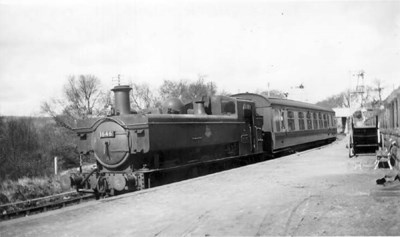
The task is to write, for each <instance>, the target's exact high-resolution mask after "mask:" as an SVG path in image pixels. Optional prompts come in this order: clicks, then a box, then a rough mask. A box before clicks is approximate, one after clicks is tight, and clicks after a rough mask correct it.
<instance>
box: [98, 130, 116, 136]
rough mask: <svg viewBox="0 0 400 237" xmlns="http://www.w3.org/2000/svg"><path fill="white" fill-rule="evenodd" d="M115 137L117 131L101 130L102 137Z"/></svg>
mask: <svg viewBox="0 0 400 237" xmlns="http://www.w3.org/2000/svg"><path fill="white" fill-rule="evenodd" d="M112 137H115V131H101V132H100V138H112Z"/></svg>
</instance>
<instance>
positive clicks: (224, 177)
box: [0, 138, 400, 237]
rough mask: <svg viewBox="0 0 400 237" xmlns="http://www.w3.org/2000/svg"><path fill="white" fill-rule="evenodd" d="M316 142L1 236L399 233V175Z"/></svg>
mask: <svg viewBox="0 0 400 237" xmlns="http://www.w3.org/2000/svg"><path fill="white" fill-rule="evenodd" d="M347 141H348V140H347V139H346V138H343V139H341V140H338V141H336V142H334V143H332V144H329V145H327V146H324V147H322V148H317V149H312V150H308V151H305V152H302V153H297V154H293V155H290V156H285V157H281V158H278V159H273V160H268V161H265V162H261V163H257V164H253V165H249V166H245V167H241V168H237V169H232V170H228V171H224V172H220V173H216V174H212V175H208V176H203V177H199V178H195V179H191V180H186V181H183V182H179V183H173V184H169V185H165V186H161V187H157V188H153V189H149V190H143V191H140V192H135V193H130V194H126V195H121V196H117V197H113V198H108V199H103V200H98V201H93V202H88V203H84V204H82V205H77V206H72V207H67V208H64V209H60V210H56V211H51V212H47V213H43V214H38V215H34V216H29V217H25V218H20V219H15V220H9V221H3V222H0V236H2V237H5V236H215V235H217V236H233V235H235V236H256V235H259V236H263V235H363V236H365V235H399V233H400V225H399V223H398V220H399V216H400V209H399V205H400V198H399V197H400V183H396V182H394V183H392V184H390V185H387V186H383V185H377V184H376V179H379V178H382V177H383V176H384V175H385V174H386V173H388V172H390V170H389V169H374V162H375V161H376V157H375V156H358V157H353V158H348V150H347V148H346V143H347Z"/></svg>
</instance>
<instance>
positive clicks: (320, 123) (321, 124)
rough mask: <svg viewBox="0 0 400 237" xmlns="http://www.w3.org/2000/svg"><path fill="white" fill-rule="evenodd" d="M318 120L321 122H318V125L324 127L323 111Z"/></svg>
mask: <svg viewBox="0 0 400 237" xmlns="http://www.w3.org/2000/svg"><path fill="white" fill-rule="evenodd" d="M318 121H319V123H318V125H319V128H323V125H324V124H323V122H322V114H321V113H318Z"/></svg>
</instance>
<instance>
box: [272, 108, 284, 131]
mask: <svg viewBox="0 0 400 237" xmlns="http://www.w3.org/2000/svg"><path fill="white" fill-rule="evenodd" d="M283 118H284V112H283V111H282V112H281V111H280V110H279V109H274V123H275V131H276V132H280V131H281V130H284V129H285V126H284V120H283Z"/></svg>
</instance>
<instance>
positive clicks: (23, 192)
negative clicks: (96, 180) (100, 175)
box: [0, 164, 95, 205]
mask: <svg viewBox="0 0 400 237" xmlns="http://www.w3.org/2000/svg"><path fill="white" fill-rule="evenodd" d="M94 167H95V165H94V164H87V165H85V166H83V167H82V169H83V172H90V171H91V170H92V169H93V168H94ZM77 172H78V170H77V168H74V169H69V170H66V171H63V172H61V173H60V174H59V175H54V176H50V177H48V176H44V177H33V178H29V177H23V178H20V179H18V180H5V181H2V182H1V183H0V205H2V204H7V203H14V202H20V201H26V200H30V199H35V198H40V197H46V196H50V195H54V194H59V193H62V192H65V190H62V188H61V181H60V180H61V176H64V175H69V174H70V173H77ZM72 190H73V189H72V188H71V191H72Z"/></svg>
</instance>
